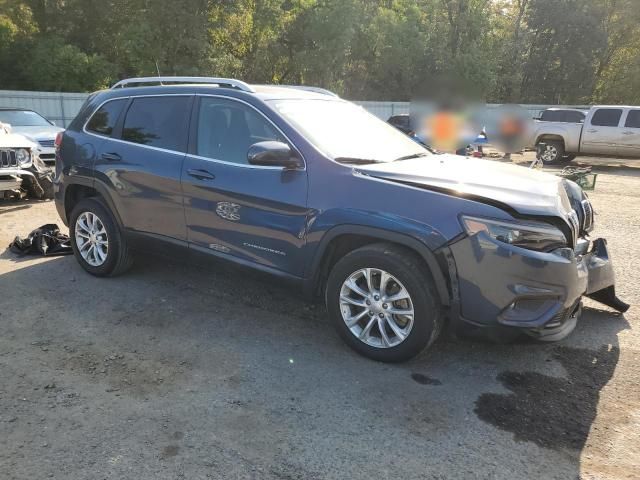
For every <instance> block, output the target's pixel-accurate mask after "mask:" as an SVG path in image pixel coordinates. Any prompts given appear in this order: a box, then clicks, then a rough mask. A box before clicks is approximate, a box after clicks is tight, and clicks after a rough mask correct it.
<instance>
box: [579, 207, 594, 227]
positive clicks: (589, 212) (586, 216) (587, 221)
mask: <svg viewBox="0 0 640 480" xmlns="http://www.w3.org/2000/svg"><path fill="white" fill-rule="evenodd" d="M581 205H582V213H583V219H582V230H583V231H584V232H590V231H591V230H593V207H592V206H591V202H590V201H589V200H583V201H582V204H581Z"/></svg>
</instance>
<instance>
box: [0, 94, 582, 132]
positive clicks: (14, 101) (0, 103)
mask: <svg viewBox="0 0 640 480" xmlns="http://www.w3.org/2000/svg"><path fill="white" fill-rule="evenodd" d="M88 95H89V94H88V93H56V92H26V91H19V90H0V108H1V107H18V108H28V109H31V110H35V111H36V112H38V113H40V114H42V115H43V116H45V117H46V118H48V119H49V120H51V121H53V122H55V123H56V124H58V125H60V126H61V127H67V126H68V125H69V123H71V120H73V118H74V117H75V116H76V114H77V113H78V110H80V107H81V106H82V103H83V102H84V101H85V99H86V98H87V96H88ZM354 103H357V104H358V105H362V106H363V107H364V108H366V109H367V110H368V111H369V112H371V113H372V114H374V115H376V116H377V117H378V118H381V119H382V120H387V119H388V118H389V117H390V116H391V115H399V114H402V113H409V109H410V105H411V104H410V103H409V102H358V101H356V102H354ZM489 106H497V105H489ZM522 106H523V107H524V108H525V109H527V110H529V111H530V112H531V116H532V117H537V116H538V115H539V114H540V112H542V111H543V110H544V109H546V108H549V107H552V106H555V107H558V106H565V107H571V108H585V109H587V108H589V107H588V106H570V105H522Z"/></svg>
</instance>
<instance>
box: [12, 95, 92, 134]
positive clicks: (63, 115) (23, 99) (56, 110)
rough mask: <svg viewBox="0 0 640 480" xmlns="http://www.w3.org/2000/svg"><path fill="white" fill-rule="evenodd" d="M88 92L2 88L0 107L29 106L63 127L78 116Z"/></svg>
mask: <svg viewBox="0 0 640 480" xmlns="http://www.w3.org/2000/svg"><path fill="white" fill-rule="evenodd" d="M88 96H89V94H88V93H56V92H23V91H19V90H0V108H2V107H18V108H28V109H30V110H34V111H36V112H38V113H40V114H41V115H42V116H44V117H46V118H47V119H49V120H51V121H52V122H55V123H56V124H57V125H59V126H61V127H66V126H68V125H69V123H71V120H73V118H74V117H75V116H76V114H77V113H78V110H80V107H81V106H82V103H83V102H84V101H85V100H86V98H87V97H88Z"/></svg>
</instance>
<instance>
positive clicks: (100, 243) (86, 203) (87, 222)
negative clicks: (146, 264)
mask: <svg viewBox="0 0 640 480" xmlns="http://www.w3.org/2000/svg"><path fill="white" fill-rule="evenodd" d="M69 236H70V237H71V245H72V247H73V253H74V255H75V257H76V260H78V263H79V264H80V266H81V267H82V268H84V269H85V270H86V271H87V272H89V273H90V274H92V275H95V276H98V277H106V276H115V275H118V274H120V273H123V272H124V271H126V270H127V269H128V268H129V267H130V266H131V263H132V257H131V253H130V251H129V248H128V247H127V243H126V239H125V238H124V236H123V235H122V233H121V232H120V229H119V228H118V225H117V224H116V222H115V220H114V219H113V215H112V214H111V212H110V211H109V210H108V208H106V207H105V206H104V204H103V203H102V202H101V201H100V200H98V199H97V198H85V199H83V200H81V201H80V202H79V203H78V205H76V206H75V208H74V209H73V211H72V212H71V216H70V223H69Z"/></svg>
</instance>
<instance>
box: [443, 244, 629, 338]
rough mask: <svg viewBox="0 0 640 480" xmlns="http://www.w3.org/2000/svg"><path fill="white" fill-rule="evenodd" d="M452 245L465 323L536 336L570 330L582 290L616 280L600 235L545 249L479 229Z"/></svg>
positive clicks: (590, 291) (593, 292)
mask: <svg viewBox="0 0 640 480" xmlns="http://www.w3.org/2000/svg"><path fill="white" fill-rule="evenodd" d="M450 250H451V253H452V255H453V258H454V260H455V267H456V276H457V284H458V296H459V298H458V312H457V314H458V317H459V319H460V320H461V322H460V323H461V324H463V325H464V324H465V323H466V324H472V325H474V326H477V327H513V328H519V329H524V330H527V331H528V332H530V333H532V334H534V336H547V335H550V336H558V335H559V334H561V333H563V332H564V333H565V334H568V333H570V331H571V330H572V329H573V326H575V320H576V319H577V317H578V316H579V313H580V306H581V298H582V296H583V295H589V296H593V298H596V297H597V296H598V294H602V292H603V291H607V289H613V285H614V284H615V277H614V272H613V266H612V263H611V260H610V257H609V253H608V250H607V244H606V241H605V240H604V239H598V240H595V241H594V242H589V241H587V240H581V241H580V242H579V244H578V246H577V247H576V249H575V250H574V249H570V248H562V249H558V250H555V251H553V252H549V253H546V252H535V251H532V250H526V249H523V248H519V247H514V246H511V245H507V244H504V243H501V242H497V241H495V240H493V239H492V238H490V237H488V236H486V235H484V234H482V233H481V234H478V235H474V236H472V237H465V238H463V239H461V240H459V241H458V242H456V243H454V244H452V245H450ZM613 297H615V293H614V294H613ZM596 299H597V300H599V299H598V298H596ZM599 301H602V300H599ZM605 303H607V302H605ZM607 304H608V305H611V303H607ZM623 305H625V304H623ZM611 306H613V305H611ZM614 308H616V307H615V306H614ZM566 330H568V332H567V331H566ZM565 336H566V335H565Z"/></svg>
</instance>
